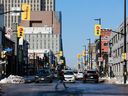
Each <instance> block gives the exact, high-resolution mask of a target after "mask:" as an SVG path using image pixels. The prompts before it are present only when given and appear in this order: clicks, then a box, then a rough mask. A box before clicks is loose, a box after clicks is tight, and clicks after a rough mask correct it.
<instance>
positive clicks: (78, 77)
mask: <svg viewBox="0 0 128 96" xmlns="http://www.w3.org/2000/svg"><path fill="white" fill-rule="evenodd" d="M83 77H84V73H83V72H78V73H77V75H76V79H83Z"/></svg>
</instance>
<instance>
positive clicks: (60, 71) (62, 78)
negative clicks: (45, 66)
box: [55, 65, 68, 89]
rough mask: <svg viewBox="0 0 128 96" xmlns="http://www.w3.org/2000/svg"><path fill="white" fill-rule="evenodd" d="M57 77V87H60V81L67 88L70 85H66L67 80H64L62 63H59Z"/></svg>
mask: <svg viewBox="0 0 128 96" xmlns="http://www.w3.org/2000/svg"><path fill="white" fill-rule="evenodd" d="M57 78H58V81H57V83H56V86H55V89H57V88H58V85H59V84H60V83H62V84H63V86H64V88H65V89H67V88H68V87H67V86H66V85H65V82H64V72H63V70H62V66H61V65H58V68H57Z"/></svg>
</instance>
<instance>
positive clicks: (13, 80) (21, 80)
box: [0, 75, 25, 83]
mask: <svg viewBox="0 0 128 96" xmlns="http://www.w3.org/2000/svg"><path fill="white" fill-rule="evenodd" d="M24 82H25V80H24V78H23V77H21V76H17V75H10V76H9V77H8V78H4V79H2V80H1V81H0V83H24Z"/></svg>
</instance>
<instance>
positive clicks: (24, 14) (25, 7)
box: [21, 4, 31, 20]
mask: <svg viewBox="0 0 128 96" xmlns="http://www.w3.org/2000/svg"><path fill="white" fill-rule="evenodd" d="M22 10H23V12H22V16H21V17H22V18H21V19H22V20H30V11H31V6H30V5H29V4H22Z"/></svg>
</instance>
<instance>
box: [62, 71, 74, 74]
mask: <svg viewBox="0 0 128 96" xmlns="http://www.w3.org/2000/svg"><path fill="white" fill-rule="evenodd" d="M64 74H65V75H73V72H71V71H65V72H64Z"/></svg>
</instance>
